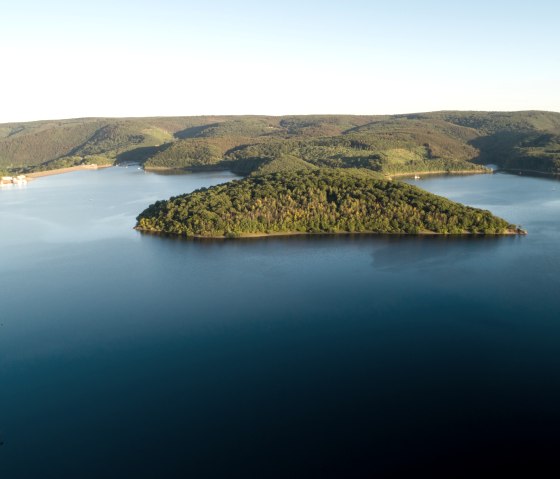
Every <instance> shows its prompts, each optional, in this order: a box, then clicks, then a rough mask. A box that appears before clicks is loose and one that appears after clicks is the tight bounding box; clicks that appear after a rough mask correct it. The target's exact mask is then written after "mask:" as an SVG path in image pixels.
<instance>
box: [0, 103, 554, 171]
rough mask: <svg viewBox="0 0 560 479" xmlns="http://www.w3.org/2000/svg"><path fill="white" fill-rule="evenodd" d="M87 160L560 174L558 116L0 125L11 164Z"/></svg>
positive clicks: (2, 163)
mask: <svg viewBox="0 0 560 479" xmlns="http://www.w3.org/2000/svg"><path fill="white" fill-rule="evenodd" d="M91 158H97V160H96V162H97V163H100V162H101V159H104V160H103V161H105V162H108V163H119V162H127V161H136V162H139V163H142V164H144V165H145V167H146V168H166V169H168V168H171V169H191V170H197V169H211V168H214V169H215V168H220V169H230V170H232V171H234V172H237V173H240V174H244V175H260V174H266V173H270V172H274V171H295V170H299V169H308V170H309V169H313V168H316V167H330V168H367V169H371V170H372V171H376V172H379V173H380V174H383V175H389V176H390V175H394V174H398V173H414V172H426V171H431V172H433V171H439V172H457V171H465V172H468V171H472V172H476V171H484V168H483V167H482V166H481V165H483V164H486V163H494V164H497V165H498V166H500V167H502V168H505V169H527V170H534V171H538V172H541V173H546V174H560V114H559V113H554V112H541V111H527V112H507V113H502V112H435V113H418V114H410V115H393V116H352V115H311V116H284V117H268V116H237V117H235V116H207V117H170V118H123V119H104V118H90V119H76V120H61V121H43V122H30V123H11V124H2V125H0V169H3V170H5V171H10V172H17V171H31V170H32V169H48V168H52V167H54V166H55V165H70V166H73V165H74V164H82V163H83V162H89V161H91ZM80 162H82V163H80Z"/></svg>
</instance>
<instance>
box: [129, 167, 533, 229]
mask: <svg viewBox="0 0 560 479" xmlns="http://www.w3.org/2000/svg"><path fill="white" fill-rule="evenodd" d="M136 229H137V230H139V231H143V232H151V233H164V234H173V235H180V236H185V237H209V238H236V237H245V236H267V235H290V234H318V233H330V234H334V233H390V234H487V235H504V234H523V233H524V232H523V231H521V230H519V229H518V228H517V227H516V226H515V225H512V224H509V223H508V222H506V221H505V220H503V219H500V218H498V217H496V216H494V215H492V214H491V213H490V212H489V211H484V210H480V209H476V208H471V207H468V206H464V205H461V204H459V203H455V202H453V201H450V200H447V199H445V198H442V197H440V196H437V195H434V194H431V193H428V192H426V191H423V190H421V189H420V188H417V187H415V186H412V185H408V184H406V183H402V182H397V181H388V180H385V179H378V178H376V177H375V175H374V174H372V173H371V172H369V171H368V170H357V169H356V170H341V169H326V168H321V169H316V170H312V171H297V172H291V173H285V172H284V173H271V174H268V175H260V176H256V177H249V178H245V179H242V180H237V181H232V182H230V183H227V184H223V185H218V186H214V187H211V188H203V189H200V190H197V191H194V192H192V193H189V194H185V195H181V196H177V197H173V198H171V199H169V200H167V201H158V202H156V203H154V204H153V205H151V206H149V207H148V208H147V209H146V210H145V211H144V212H142V213H141V214H140V215H139V216H138V218H137V225H136Z"/></svg>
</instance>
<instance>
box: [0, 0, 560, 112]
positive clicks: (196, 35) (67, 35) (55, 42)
mask: <svg viewBox="0 0 560 479" xmlns="http://www.w3.org/2000/svg"><path fill="white" fill-rule="evenodd" d="M0 7H1V8H0V58H1V60H2V67H1V71H0V95H1V97H0V100H1V104H0V105H1V106H0V121H3V122H6V121H23V120H35V119H46V118H68V117H82V116H149V115H201V114H249V113H252V114H271V115H280V114H311V113H356V114H385V113H404V112H414V111H431V110H441V109H463V110H465V109H469V110H525V109H542V110H554V111H560V92H559V87H558V85H560V58H559V56H560V55H559V53H560V28H558V26H557V23H558V19H559V18H560V2H558V1H552V0H546V1H543V0H534V1H532V2H519V1H515V0H514V1H511V0H510V1H501V0H497V1H492V0H487V1H479V0H471V1H468V2H466V1H464V2H450V1H447V2H444V1H439V0H424V1H422V2H419V1H409V0H400V1H399V0H393V1H390V2H389V1H385V2H380V1H375V0H374V1H367V2H366V1H359V0H346V1H322V2H320V1H304V0H300V1H292V0H284V1H282V2H274V3H271V2H264V1H261V2H257V1H229V2H228V1H224V0H215V1H212V0H209V1H200V2H192V1H179V0H159V1H146V0H135V1H129V0H121V1H119V0H113V1H107V0H98V1H96V2H91V1H77V0H75V1H65V0H58V1H48V0H43V1H39V0H35V1H33V0H18V1H17V2H15V1H6V0H0Z"/></svg>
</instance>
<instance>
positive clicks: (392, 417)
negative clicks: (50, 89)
mask: <svg viewBox="0 0 560 479" xmlns="http://www.w3.org/2000/svg"><path fill="white" fill-rule="evenodd" d="M231 178H233V175H230V174H225V173H211V174H193V175H183V176H161V175H155V174H146V173H144V172H142V171H140V170H137V169H135V168H132V167H131V168H112V169H108V170H101V171H97V172H76V173H70V174H66V175H61V176H53V177H48V178H43V179H40V180H37V181H34V182H32V183H30V184H29V185H28V186H27V187H25V188H21V189H17V188H14V189H8V190H2V191H0V251H1V260H0V315H1V319H0V441H3V442H4V444H3V445H2V446H1V447H0V477H1V478H7V479H12V478H13V479H20V478H22V479H23V478H25V479H27V478H33V479H37V478H41V479H49V478H53V479H54V478H56V479H61V478H124V477H134V478H138V477H151V478H156V477H162V478H170V477H193V478H198V477H249V478H250V477H254V478H265V477H296V476H298V477H317V476H325V475H328V474H331V475H332V474H336V475H338V476H339V477H370V476H373V475H377V477H389V476H399V477H402V475H403V474H408V475H409V476H408V477H413V476H414V475H416V477H418V475H419V474H422V473H426V472H427V471H429V472H430V473H432V474H433V473H434V471H436V470H437V471H440V472H441V471H444V472H445V473H447V477H461V476H462V474H465V475H470V477H473V476H472V474H473V471H479V468H480V467H481V465H482V464H484V467H485V469H484V470H485V471H488V470H490V469H492V468H494V467H495V468H497V469H499V470H502V471H503V470H504V468H505V467H516V468H519V467H523V466H528V465H529V466H531V467H534V464H541V465H542V464H547V462H551V463H552V460H553V459H554V458H555V455H556V453H557V448H558V446H559V445H560V427H559V426H560V388H559V387H558V386H559V381H560V299H559V292H560V273H559V272H560V183H559V182H555V181H552V180H547V179H537V178H528V177H517V176H512V175H502V174H496V175H479V176H471V177H455V178H453V177H451V178H447V177H443V178H432V179H429V180H422V181H420V182H418V184H419V185H420V186H422V187H423V188H426V189H427V190H429V191H432V192H435V193H438V194H441V195H444V196H447V197H449V198H452V199H455V200H459V201H462V202H464V203H468V204H471V205H475V206H478V207H483V208H487V209H490V210H491V211H492V212H494V213H496V214H498V215H500V216H502V217H504V218H506V219H508V220H509V221H511V222H513V223H518V224H521V225H522V226H523V227H524V228H526V229H528V230H529V235H528V236H526V237H504V238H429V237H425V238H424V237H418V238H415V237H382V236H378V237H372V236H370V237H360V236H354V237H324V238H317V237H313V238H269V239H253V240H233V241H185V240H174V239H169V238H160V237H154V236H144V235H141V234H139V233H137V232H135V231H134V230H132V227H133V225H134V218H135V216H136V215H137V214H138V213H139V212H140V211H141V210H143V209H144V208H145V207H146V206H147V205H148V204H150V203H151V202H153V201H155V200H156V199H161V198H166V197H169V196H171V195H175V194H179V193H182V192H186V191H190V190H193V189H195V188H198V187H201V186H204V185H211V184H216V183H220V182H223V181H227V180H229V179H231ZM533 470H534V469H533Z"/></svg>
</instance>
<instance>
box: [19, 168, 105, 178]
mask: <svg viewBox="0 0 560 479" xmlns="http://www.w3.org/2000/svg"><path fill="white" fill-rule="evenodd" d="M112 166H113V165H79V166H69V167H67V168H56V169H54V170H45V171H34V172H33V173H28V174H26V175H25V177H26V178H27V179H35V178H41V177H43V176H53V175H62V174H64V173H71V172H72V171H82V170H100V169H103V168H110V167H112Z"/></svg>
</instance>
